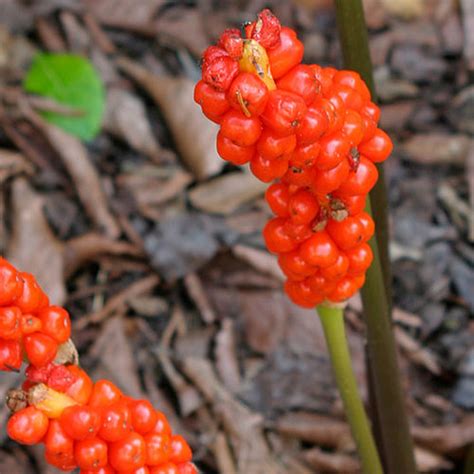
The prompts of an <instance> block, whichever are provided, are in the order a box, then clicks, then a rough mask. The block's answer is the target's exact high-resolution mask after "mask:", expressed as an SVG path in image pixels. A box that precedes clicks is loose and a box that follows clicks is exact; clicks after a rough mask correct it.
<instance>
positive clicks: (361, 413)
mask: <svg viewBox="0 0 474 474" xmlns="http://www.w3.org/2000/svg"><path fill="white" fill-rule="evenodd" d="M317 311H318V313H319V317H320V318H321V323H322V325H323V329H324V334H325V336H326V342H327V345H328V348H329V354H330V356H331V362H332V367H333V371H334V375H335V378H336V383H337V386H338V388H339V393H340V394H341V398H342V401H343V403H344V410H345V413H346V416H347V419H348V421H349V425H350V427H351V431H352V436H353V437H354V440H355V442H356V446H357V451H358V453H359V456H360V460H361V463H362V471H363V472H364V474H382V473H383V471H382V465H381V464H380V459H379V456H378V453H377V449H376V447H375V443H374V439H373V437H372V432H371V431H370V426H369V421H368V419H367V416H366V414H365V410H364V405H363V404H362V400H361V399H360V396H359V392H358V390H357V383H356V380H355V377H354V373H353V371H352V363H351V356H350V354H349V348H348V345H347V338H346V333H345V330H344V313H343V310H342V309H340V308H332V307H328V306H324V305H320V306H318V308H317Z"/></svg>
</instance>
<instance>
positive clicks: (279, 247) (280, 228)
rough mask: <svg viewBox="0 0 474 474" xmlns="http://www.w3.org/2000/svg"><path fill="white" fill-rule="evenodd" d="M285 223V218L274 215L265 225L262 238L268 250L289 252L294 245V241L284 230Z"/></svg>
mask: <svg viewBox="0 0 474 474" xmlns="http://www.w3.org/2000/svg"><path fill="white" fill-rule="evenodd" d="M285 223H286V220H285V219H283V218H281V217H276V218H274V219H271V220H269V221H268V222H267V224H266V225H265V227H264V229H263V238H264V239H265V243H266V245H267V248H268V250H270V252H274V253H283V252H291V251H292V250H293V249H294V248H295V247H296V242H295V241H294V240H293V239H292V238H291V237H290V236H289V235H288V234H287V233H286V232H285Z"/></svg>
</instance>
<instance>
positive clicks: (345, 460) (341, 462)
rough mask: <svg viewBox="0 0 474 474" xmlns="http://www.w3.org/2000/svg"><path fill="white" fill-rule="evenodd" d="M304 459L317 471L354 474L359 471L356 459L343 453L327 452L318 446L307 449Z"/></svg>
mask: <svg viewBox="0 0 474 474" xmlns="http://www.w3.org/2000/svg"><path fill="white" fill-rule="evenodd" d="M303 457H304V459H305V460H306V462H307V463H308V464H310V465H311V466H313V467H314V468H315V469H317V472H344V473H346V474H355V473H357V472H360V464H359V461H357V459H355V458H353V457H352V456H349V455H348V454H343V453H327V452H324V451H322V450H321V449H319V448H312V449H309V450H307V451H306V452H305V453H304V455H303Z"/></svg>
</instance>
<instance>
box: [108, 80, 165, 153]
mask: <svg viewBox="0 0 474 474" xmlns="http://www.w3.org/2000/svg"><path fill="white" fill-rule="evenodd" d="M104 128H105V129H106V130H108V131H109V132H111V133H112V134H114V135H116V136H118V137H119V138H121V139H122V140H124V141H125V142H126V143H128V144H129V145H130V147H131V148H133V149H135V150H137V151H138V152H140V153H143V154H144V155H145V156H148V157H150V158H152V159H154V160H159V159H160V145H159V144H158V142H157V140H156V138H155V136H154V135H153V132H152V130H151V126H150V122H149V121H148V118H147V116H146V110H145V106H144V104H143V102H142V101H141V100H140V99H139V98H138V97H137V96H136V95H134V94H132V93H131V92H128V91H126V90H123V89H119V88H117V87H111V88H109V90H108V93H107V108H106V112H105V117H104Z"/></svg>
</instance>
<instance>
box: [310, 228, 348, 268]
mask: <svg viewBox="0 0 474 474" xmlns="http://www.w3.org/2000/svg"><path fill="white" fill-rule="evenodd" d="M338 253H339V252H338V250H337V247H336V244H335V243H334V241H333V240H332V239H331V237H330V236H329V235H328V233H327V232H324V231H323V232H316V233H315V234H314V235H313V236H312V237H310V238H309V239H308V240H307V241H306V242H304V243H303V244H302V245H301V256H302V257H303V258H304V260H305V261H306V262H307V263H309V264H310V265H313V266H315V267H318V268H325V267H329V266H330V265H333V264H334V263H336V260H337V256H338Z"/></svg>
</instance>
